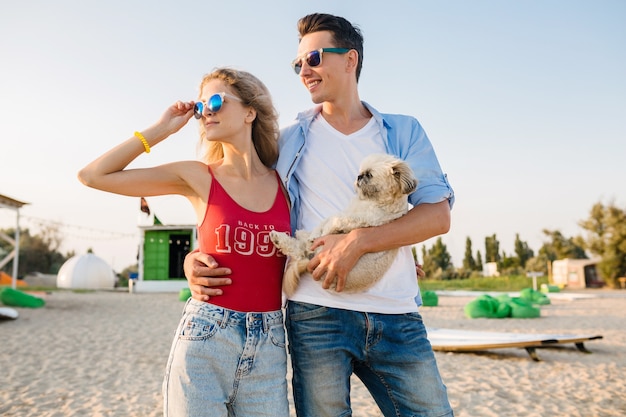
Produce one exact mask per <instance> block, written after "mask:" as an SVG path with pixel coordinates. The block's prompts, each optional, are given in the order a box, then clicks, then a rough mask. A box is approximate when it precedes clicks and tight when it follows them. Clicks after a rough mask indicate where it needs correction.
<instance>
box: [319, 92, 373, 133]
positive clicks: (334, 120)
mask: <svg viewBox="0 0 626 417" xmlns="http://www.w3.org/2000/svg"><path fill="white" fill-rule="evenodd" d="M343 104H344V105H342V103H331V102H324V104H323V105H322V117H324V119H325V120H326V121H327V122H328V123H329V124H330V125H331V126H332V127H334V128H335V129H337V130H338V131H339V132H341V133H343V134H344V135H349V134H351V133H354V132H356V131H358V130H360V129H362V128H363V126H365V125H366V124H367V122H369V120H370V118H371V117H372V114H371V113H370V112H369V110H367V108H366V107H365V106H364V105H363V103H361V101H360V100H359V98H358V97H356V100H351V101H350V102H349V103H343Z"/></svg>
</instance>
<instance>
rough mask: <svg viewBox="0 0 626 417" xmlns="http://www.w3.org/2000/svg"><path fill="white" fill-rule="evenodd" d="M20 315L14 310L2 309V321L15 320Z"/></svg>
mask: <svg viewBox="0 0 626 417" xmlns="http://www.w3.org/2000/svg"><path fill="white" fill-rule="evenodd" d="M18 316H19V313H18V312H17V310H15V309H14V308H10V307H0V320H15V319H16V318H17V317H18Z"/></svg>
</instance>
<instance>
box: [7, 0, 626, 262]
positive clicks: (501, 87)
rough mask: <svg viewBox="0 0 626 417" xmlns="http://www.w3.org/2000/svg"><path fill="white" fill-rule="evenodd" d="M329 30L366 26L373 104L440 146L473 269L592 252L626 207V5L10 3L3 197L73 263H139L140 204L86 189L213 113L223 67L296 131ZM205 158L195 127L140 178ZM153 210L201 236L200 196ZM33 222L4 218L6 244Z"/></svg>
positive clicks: (367, 88)
mask: <svg viewBox="0 0 626 417" xmlns="http://www.w3.org/2000/svg"><path fill="white" fill-rule="evenodd" d="M312 12H326V13H332V14H338V15H341V16H344V17H346V18H347V19H348V20H350V21H352V22H353V23H356V24H358V25H359V26H360V27H361V29H362V31H363V33H364V36H365V53H364V65H363V73H362V76H361V81H360V95H361V99H362V100H364V101H367V102H369V103H371V104H373V105H374V106H375V107H376V108H377V109H379V110H380V111H382V112H388V113H405V114H411V115H413V116H415V117H417V118H418V120H419V121H420V122H421V123H422V125H423V126H424V128H425V130H426V132H427V133H428V136H429V137H430V139H431V141H432V142H433V145H434V146H435V150H436V152H437V154H438V156H439V161H440V163H441V165H442V167H443V170H444V171H445V172H446V173H447V174H448V177H449V180H450V182H451V184H452V186H453V187H454V189H455V192H456V198H457V202H456V205H455V207H454V209H453V211H452V214H453V216H452V230H451V231H450V233H448V234H447V235H445V236H444V237H443V240H444V243H446V245H447V246H448V249H449V251H450V253H451V254H452V260H453V262H454V264H455V265H457V266H459V265H460V264H461V263H462V260H463V253H464V249H465V240H466V238H467V237H470V238H471V239H472V243H473V250H474V252H475V251H476V250H480V251H481V253H482V254H483V255H484V253H485V250H484V239H485V237H486V236H490V235H493V234H496V236H497V238H498V240H499V241H500V244H501V249H503V250H504V251H505V252H507V253H509V254H511V253H512V251H513V242H514V239H515V235H516V234H517V233H519V235H520V238H521V239H522V240H523V241H526V242H528V244H529V245H530V247H531V248H532V249H533V250H534V251H535V252H536V251H537V250H538V249H539V248H540V246H541V244H542V243H543V241H544V240H545V239H544V235H543V233H542V230H543V229H550V230H559V231H561V233H563V234H564V235H565V236H567V237H571V236H575V235H578V234H582V233H583V231H582V229H580V228H579V226H578V222H579V221H580V220H583V219H586V218H587V217H588V215H589V211H590V209H591V207H592V206H593V204H595V203H597V202H603V203H610V202H613V203H615V204H617V205H618V206H620V207H626V24H625V23H624V22H626V2H625V1H623V0H614V1H611V0H594V1H592V0H588V1H580V0H525V1H521V0H520V1H513V0H509V1H502V0H472V1H466V0H444V1H434V0H432V1H423V0H406V1H394V0H389V1H384V2H383V1H370V0H355V1H345V0H344V1H336V0H332V1H315V2H297V1H293V0H276V1H269V0H267V1H241V0H239V1H238V0H231V1H219V2H218V1H193V0H188V1H184V2H178V1H176V2H174V1H160V2H155V1H148V0H108V1H91V0H73V1H72V0H58V1H54V2H49V1H42V0H33V1H27V2H17V1H7V0H0V170H1V173H0V194H3V195H7V196H9V197H12V198H14V199H17V200H21V201H25V202H28V203H29V205H27V206H25V207H24V208H23V209H22V210H21V211H20V213H21V217H22V218H21V226H22V227H23V228H29V229H31V231H32V232H37V231H38V230H39V227H40V226H41V225H42V224H57V225H59V226H60V229H59V230H60V231H61V233H62V237H63V240H64V244H63V246H62V248H61V249H62V251H63V252H65V251H69V250H75V251H76V252H77V253H79V254H81V253H84V252H86V251H87V249H88V248H92V249H93V250H94V252H95V253H96V254H97V255H99V256H101V257H102V258H103V259H105V260H107V261H108V262H110V263H111V265H112V266H113V267H114V268H115V269H116V270H118V271H119V270H121V269H123V268H124V267H126V266H128V265H130V264H132V263H134V262H135V261H136V254H137V245H138V242H139V239H138V236H139V235H138V229H137V222H138V219H139V215H140V214H141V213H140V211H139V198H130V197H122V196H116V195H113V194H108V193H104V192H101V191H96V190H92V189H89V188H87V187H84V186H83V185H81V184H80V183H79V182H78V180H77V179H76V173H77V171H78V170H79V169H80V168H81V167H82V166H84V165H85V164H87V163H88V162H89V161H91V160H92V159H94V158H95V157H97V156H98V155H99V154H101V153H102V152H104V151H105V150H107V149H109V148H110V147H112V146H114V145H116V144H117V143H119V142H121V141H122V140H125V139H127V138H128V137H130V136H131V135H132V133H133V131H135V130H142V129H144V128H146V127H147V126H149V125H151V124H152V123H154V122H155V121H156V120H157V119H158V117H159V116H160V115H161V114H162V112H163V111H164V110H165V109H166V108H167V107H168V106H169V105H170V104H172V103H173V102H174V101H176V100H178V99H183V100H192V99H195V98H196V96H197V92H198V91H197V86H198V84H199V81H200V79H201V77H202V75H204V74H205V73H207V72H209V71H210V70H211V69H213V68H215V67H217V66H232V67H236V68H240V69H245V70H248V71H250V72H252V73H254V74H255V75H257V76H258V77H259V78H260V79H261V80H263V81H264V82H265V83H266V84H267V86H268V87H269V89H270V90H271V92H272V95H273V98H274V101H275V104H276V107H277V109H278V110H279V112H280V115H281V118H280V120H281V124H283V125H284V124H287V123H289V122H290V121H291V120H293V119H294V117H295V116H296V114H297V112H298V111H301V110H304V109H307V108H309V107H310V106H311V105H312V104H311V101H310V99H309V95H308V93H307V91H306V90H305V88H304V87H303V86H302V85H301V84H300V82H299V78H298V77H297V76H295V75H294V73H293V71H292V69H291V67H290V65H289V64H290V62H291V60H292V59H293V58H294V55H295V54H296V49H297V32H296V21H297V19H298V18H299V17H301V16H303V15H305V14H308V13H312ZM196 141H197V128H196V125H195V124H193V123H191V124H190V125H188V126H187V127H186V128H184V129H183V130H182V131H180V132H179V133H178V134H177V135H176V136H175V137H172V138H170V139H169V140H167V141H165V142H163V143H161V144H159V145H158V146H157V147H155V149H154V150H153V151H152V152H151V153H150V154H149V155H148V154H144V155H143V156H141V157H140V158H139V159H138V160H137V161H136V162H135V163H133V165H132V166H137V167H138V166H148V165H153V164H161V163H165V162H169V161H173V160H180V159H194V158H196ZM148 203H149V205H150V208H151V209H152V211H153V212H155V213H156V215H157V216H158V217H159V218H160V219H161V220H162V221H163V222H164V223H166V224H187V225H189V224H193V223H194V222H195V219H194V215H193V211H192V210H191V206H190V204H189V203H188V202H187V200H186V199H184V198H183V197H180V196H166V197H151V198H148ZM14 224H15V213H14V212H13V211H12V210H6V209H0V228H7V227H13V226H14ZM433 242H434V241H429V242H426V244H427V247H430V245H431V244H432V243H433ZM419 248H420V251H421V245H420V247H419Z"/></svg>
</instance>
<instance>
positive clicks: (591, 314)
mask: <svg viewBox="0 0 626 417" xmlns="http://www.w3.org/2000/svg"><path fill="white" fill-rule="evenodd" d="M585 294H586V295H592V296H593V297H592V298H585V299H574V300H565V299H561V300H553V302H552V304H551V305H548V306H543V307H542V314H541V315H542V316H541V318H538V319H499V320H498V319H468V318H465V317H464V315H463V307H464V306H465V304H467V303H468V302H469V301H471V300H472V299H473V298H474V296H473V295H472V294H462V295H461V296H440V298H439V306H437V307H423V308H422V310H421V312H422V316H423V317H424V320H425V323H426V325H427V326H430V327H446V328H455V329H472V330H489V331H506V332H518V333H519V332H524V333H576V334H590V333H593V334H601V335H602V336H604V338H603V339H602V340H597V341H591V342H588V343H587V344H586V346H587V347H588V348H589V349H590V350H591V351H592V352H593V353H591V354H585V353H581V352H579V351H577V350H576V349H575V348H574V347H573V345H572V346H565V347H561V348H549V349H541V350H539V351H538V354H539V356H540V358H541V359H542V360H541V361H540V362H535V361H533V360H531V359H530V358H529V356H528V355H527V353H526V352H525V351H524V350H523V349H499V350H492V351H487V352H478V353H447V352H436V357H437V361H438V363H439V367H440V371H441V374H442V377H443V379H444V382H445V383H446V385H447V387H448V392H449V397H450V401H451V404H452V406H453V408H454V410H455V415H456V416H460V417H477V416H478V417H482V416H494V417H495V416H498V417H502V416H516V417H523V416H528V417H530V416H537V417H539V416H584V417H589V416H624V415H626V331H624V329H626V291H624V290H622V291H619V290H614V291H609V290H593V291H591V290H588V291H586V292H585ZM45 299H46V302H47V304H46V306H45V307H44V308H40V309H21V308H20V309H18V311H19V313H20V317H19V318H18V319H17V320H13V321H10V320H9V321H1V322H0V349H1V351H0V415H2V416H6V417H9V416H40V417H45V416H107V417H113V416H120V417H121V416H125V417H133V416H137V417H140V416H141V417H149V416H161V415H162V411H161V406H162V399H161V381H162V375H163V370H164V367H165V362H166V359H167V355H168V353H169V347H170V342H171V338H172V336H173V332H174V330H175V328H176V324H177V322H178V319H179V317H180V313H181V310H182V308H183V303H182V302H181V301H179V300H178V295H177V294H129V293H127V292H121V291H101V292H100V291H99V292H87V293H76V292H71V291H55V292H52V293H49V294H46V295H45ZM352 406H353V415H354V416H358V417H362V416H364V417H378V416H381V415H382V414H381V413H380V412H379V411H378V409H377V407H376V405H375V404H374V402H373V400H372V399H371V398H370V397H369V394H368V393H367V391H366V390H365V389H364V388H363V386H362V385H361V384H360V382H359V381H358V380H357V379H356V378H353V393H352ZM292 415H295V414H294V413H293V412H292Z"/></svg>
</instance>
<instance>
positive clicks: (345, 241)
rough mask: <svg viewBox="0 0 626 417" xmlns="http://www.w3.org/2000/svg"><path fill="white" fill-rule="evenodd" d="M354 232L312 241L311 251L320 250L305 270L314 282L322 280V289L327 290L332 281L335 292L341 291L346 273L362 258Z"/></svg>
mask: <svg viewBox="0 0 626 417" xmlns="http://www.w3.org/2000/svg"><path fill="white" fill-rule="evenodd" d="M357 230H358V229H357ZM355 232H356V230H353V231H352V232H350V233H348V234H342V235H326V236H322V237H319V238H317V239H315V241H313V245H312V246H311V249H312V250H315V249H316V248H318V247H321V249H320V251H319V253H317V254H316V255H315V256H314V257H313V258H312V259H311V260H310V261H309V264H308V266H307V270H308V271H309V272H310V273H311V275H313V279H315V280H316V281H319V280H320V279H322V278H323V282H322V287H323V288H325V289H328V288H330V285H331V284H332V283H333V282H334V281H337V283H336V286H335V291H337V292H340V291H342V290H343V288H344V286H345V284H346V277H347V276H348V273H349V272H350V271H351V270H352V268H354V265H356V263H357V262H358V260H359V259H360V258H361V256H363V253H362V252H361V251H360V249H359V246H358V244H357V237H356V233H355Z"/></svg>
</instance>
